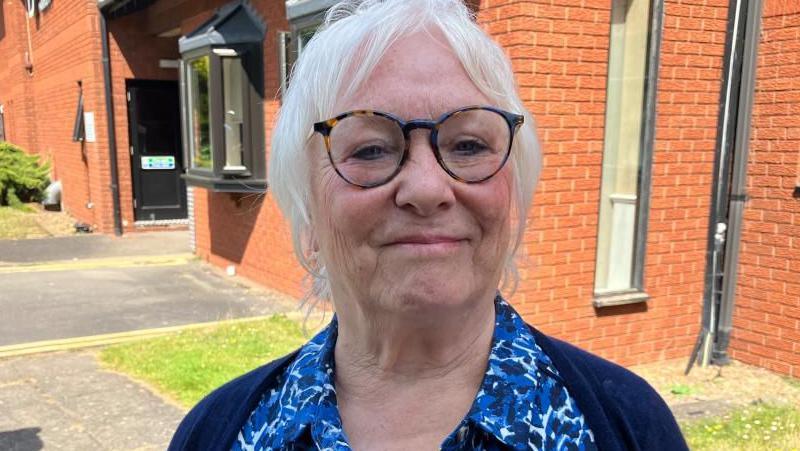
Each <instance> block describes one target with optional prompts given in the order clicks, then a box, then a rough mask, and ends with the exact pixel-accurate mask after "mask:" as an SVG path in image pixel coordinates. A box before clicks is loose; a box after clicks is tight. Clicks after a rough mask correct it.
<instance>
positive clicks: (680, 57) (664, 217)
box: [479, 0, 727, 364]
mask: <svg viewBox="0 0 800 451" xmlns="http://www.w3.org/2000/svg"><path fill="white" fill-rule="evenodd" d="M665 3H666V4H665V15H664V32H663V39H662V46H661V55H660V60H661V67H660V71H659V85H658V88H659V89H658V97H657V108H656V114H657V120H656V141H655V150H654V162H653V167H652V170H653V180H652V196H651V199H650V222H649V233H648V238H647V254H646V260H645V269H644V274H645V284H644V288H645V291H646V292H647V293H648V294H649V295H650V296H651V299H650V300H649V301H648V303H647V305H643V304H638V305H629V306H623V307H612V308H602V309H594V308H593V307H592V293H593V282H594V265H595V251H596V236H597V216H598V205H599V192H600V177H601V161H602V150H603V126H604V112H605V87H606V71H607V55H608V45H609V39H608V34H609V15H610V2H608V1H606V0H585V1H583V0H548V1H531V2H508V1H505V2H504V1H492V0H489V1H483V2H481V6H480V13H479V20H480V22H481V23H482V24H483V25H484V26H485V27H486V28H487V29H488V30H489V31H490V32H491V33H492V34H494V35H495V36H496V38H497V39H498V41H499V42H500V43H501V44H502V45H503V46H504V47H505V48H506V50H507V51H508V53H509V55H510V56H511V58H512V61H513V64H514V68H515V72H516V74H517V79H518V81H519V84H520V92H521V95H522V98H523V100H525V101H526V102H527V105H528V107H529V109H530V110H531V111H532V112H533V114H534V116H535V117H536V119H537V122H538V126H539V136H540V139H541V141H542V144H543V152H544V170H543V172H542V181H541V183H540V185H539V190H538V192H537V195H536V197H535V199H534V208H533V210H532V213H531V225H530V227H529V233H528V234H527V236H526V242H525V244H526V250H527V252H528V255H529V258H528V260H529V264H528V265H527V268H526V271H525V272H524V278H525V280H524V282H523V284H522V285H521V287H520V289H519V292H518V294H517V295H516V296H515V298H514V302H515V304H516V305H517V306H518V308H520V310H521V311H522V312H523V313H524V315H525V317H526V319H527V320H528V321H530V322H531V323H533V324H535V325H537V326H539V327H541V328H542V329H544V330H545V331H547V332H550V333H553V334H555V335H557V336H560V337H563V338H565V339H567V340H569V341H572V342H574V343H576V344H578V345H580V346H583V347H585V348H587V349H589V350H591V351H593V352H597V353H599V354H601V355H604V356H606V357H608V358H611V359H613V360H616V361H618V362H622V363H625V364H635V363H640V362H645V361H652V360H658V359H665V358H675V357H683V356H688V354H689V352H690V349H691V345H692V343H693V342H694V339H695V337H696V333H697V330H698V328H699V323H700V315H699V313H700V308H701V305H702V295H703V271H704V268H705V255H704V253H705V245H706V227H707V216H708V204H709V196H710V188H711V187H710V184H711V169H712V162H713V148H714V140H715V136H716V135H715V129H716V115H717V108H718V107H717V104H718V96H719V87H720V82H719V79H720V66H721V60H722V54H723V46H724V40H725V19H726V14H727V1H723V0H716V1H712V0H695V1H686V0H684V1H674V0H667V1H666V2H665Z"/></svg>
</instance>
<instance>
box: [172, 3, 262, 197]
mask: <svg viewBox="0 0 800 451" xmlns="http://www.w3.org/2000/svg"><path fill="white" fill-rule="evenodd" d="M226 8H227V11H226V12H227V14H226V12H225V11H223V10H224V9H226ZM237 8H243V9H242V10H238V9H237ZM231 14H248V15H249V17H250V18H251V20H260V19H257V17H256V16H255V13H254V11H252V10H251V8H249V7H247V6H246V5H243V4H238V2H234V4H229V5H227V6H223V7H222V8H221V9H220V12H218V14H217V16H215V17H214V18H212V20H210V21H209V22H207V23H205V24H203V25H201V26H200V27H199V28H198V29H197V30H196V31H195V32H192V33H189V34H188V35H187V36H185V37H184V38H182V41H184V40H185V41H186V42H189V41H191V40H196V41H200V44H199V45H198V44H196V43H190V44H186V46H187V47H191V48H188V49H184V48H182V49H181V69H180V70H181V72H180V79H181V92H180V94H181V120H182V126H181V128H182V134H183V138H184V139H183V143H184V148H183V152H184V161H185V168H184V174H183V178H184V179H185V180H186V182H187V184H188V185H191V186H198V187H202V188H207V189H210V190H212V191H216V192H264V191H266V188H267V183H266V150H265V139H264V134H265V133H264V132H265V130H264V37H265V33H264V32H265V28H264V29H263V30H260V31H261V32H260V33H259V30H256V31H255V32H252V31H250V35H249V36H247V37H246V38H245V39H239V40H238V41H236V39H231V40H232V41H234V42H226V35H225V30H224V29H223V27H209V26H208V24H209V23H213V22H214V20H219V19H220V18H221V19H227V18H228V17H230V15H231ZM220 22H222V20H220ZM262 25H263V24H262ZM254 28H257V27H254ZM208 30H211V31H208ZM204 33H205V34H206V35H208V36H205V35H204ZM259 35H260V38H259ZM236 37H237V38H238V37H239V36H236ZM182 44H183V42H182ZM202 57H208V102H209V105H208V109H209V135H210V136H209V144H210V146H211V168H208V169H206V168H201V167H195V166H194V162H195V158H194V157H195V156H194V152H193V149H192V141H191V140H190V134H191V130H190V128H191V127H192V123H191V105H190V102H191V93H190V90H191V89H192V86H191V78H190V77H189V71H190V70H191V65H190V63H191V62H192V61H194V60H196V59H198V58H202ZM225 58H237V59H238V60H239V61H240V64H241V79H240V80H239V82H240V86H241V91H240V94H241V96H242V99H241V100H242V135H241V137H242V141H241V145H242V156H241V166H237V167H230V166H227V165H226V163H227V152H228V150H227V149H226V143H225V111H224V106H225V103H224V100H225V99H224V93H225V89H224V83H225V78H226V77H229V75H227V74H225V73H224V69H223V60H224V59H225Z"/></svg>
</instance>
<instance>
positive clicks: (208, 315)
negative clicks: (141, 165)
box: [0, 232, 296, 451]
mask: <svg viewBox="0 0 800 451" xmlns="http://www.w3.org/2000/svg"><path fill="white" fill-rule="evenodd" d="M295 309H296V301H295V300H293V299H291V298H289V297H287V296H284V295H281V294H279V293H274V292H270V291H268V290H263V289H260V288H256V287H253V286H252V284H248V283H245V281H242V280H239V279H237V278H235V277H228V276H227V275H224V274H223V273H222V272H220V271H219V270H217V269H215V268H212V267H210V266H209V265H206V264H204V263H202V262H200V261H197V260H196V259H194V257H193V255H192V254H191V253H190V250H189V237H188V233H187V232H157V233H139V234H131V235H127V236H125V237H123V238H112V237H108V236H101V235H91V236H75V237H67V238H51V239H42V240H38V239H37V240H20V241H2V240H0V450H20V451H32V450H40V449H45V450H87V449H92V450H94V449H99V450H159V449H165V447H166V445H167V443H168V441H169V438H170V437H171V435H172V433H173V431H174V429H175V427H176V426H177V424H178V422H179V421H180V419H181V418H182V417H183V415H184V411H183V409H181V408H179V407H177V406H175V405H174V404H172V403H171V402H169V401H168V400H165V399H162V398H160V397H159V396H158V395H157V394H155V393H154V392H153V391H151V390H150V389H149V388H147V387H145V386H144V385H142V384H140V383H138V382H136V381H133V380H131V379H129V378H128V377H126V376H125V375H121V374H115V373H112V372H108V371H105V370H104V369H102V368H101V367H100V366H99V365H98V363H97V360H96V358H95V353H96V350H94V349H83V350H78V351H72V352H49V353H41V352H40V353H35V354H32V352H38V351H42V350H50V349H69V348H72V347H75V346H85V345H87V344H88V345H97V344H103V343H112V342H115V341H121V340H128V339H132V338H134V339H135V338H140V337H141V336H143V335H148V334H160V333H165V332H171V331H174V330H176V329H182V328H187V327H189V328H191V327H193V325H198V324H204V323H208V322H214V321H218V320H237V319H242V320H245V319H246V318H251V317H258V316H262V315H267V314H271V313H277V312H292V311H294V310H295ZM18 354H26V355H22V356H17V355H18ZM9 356H12V357H9Z"/></svg>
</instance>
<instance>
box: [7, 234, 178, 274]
mask: <svg viewBox="0 0 800 451" xmlns="http://www.w3.org/2000/svg"><path fill="white" fill-rule="evenodd" d="M189 243H190V238H189V233H188V232H186V231H164V232H140V233H131V234H126V235H123V236H121V237H113V236H108V235H99V234H92V235H74V236H63V237H55V238H37V239H32V240H0V266H3V265H11V264H16V263H38V262H47V261H57V260H80V259H85V258H108V257H130V256H134V255H139V256H141V255H165V254H178V253H182V252H188V253H191V252H192V250H191V248H190V247H189Z"/></svg>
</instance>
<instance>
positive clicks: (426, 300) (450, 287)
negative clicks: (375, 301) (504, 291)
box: [380, 276, 486, 313]
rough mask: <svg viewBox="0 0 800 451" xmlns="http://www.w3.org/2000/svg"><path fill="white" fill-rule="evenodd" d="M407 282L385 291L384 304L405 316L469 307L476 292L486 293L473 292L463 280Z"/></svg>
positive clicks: (424, 279)
mask: <svg viewBox="0 0 800 451" xmlns="http://www.w3.org/2000/svg"><path fill="white" fill-rule="evenodd" d="M404 282H405V283H401V284H398V285H396V286H395V288H393V289H388V290H384V291H383V293H382V294H381V296H380V298H382V302H381V304H383V305H384V306H385V307H386V308H388V309H392V310H394V309H396V310H397V311H398V312H403V313H432V312H434V311H436V310H452V309H459V308H463V307H467V306H468V305H469V304H470V303H471V302H474V301H475V300H476V299H475V298H476V295H477V291H486V290H475V289H473V287H472V286H471V285H472V283H471V281H468V280H464V279H463V278H452V277H451V278H440V277H429V276H423V277H418V278H410V279H407V280H406V281H404Z"/></svg>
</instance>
